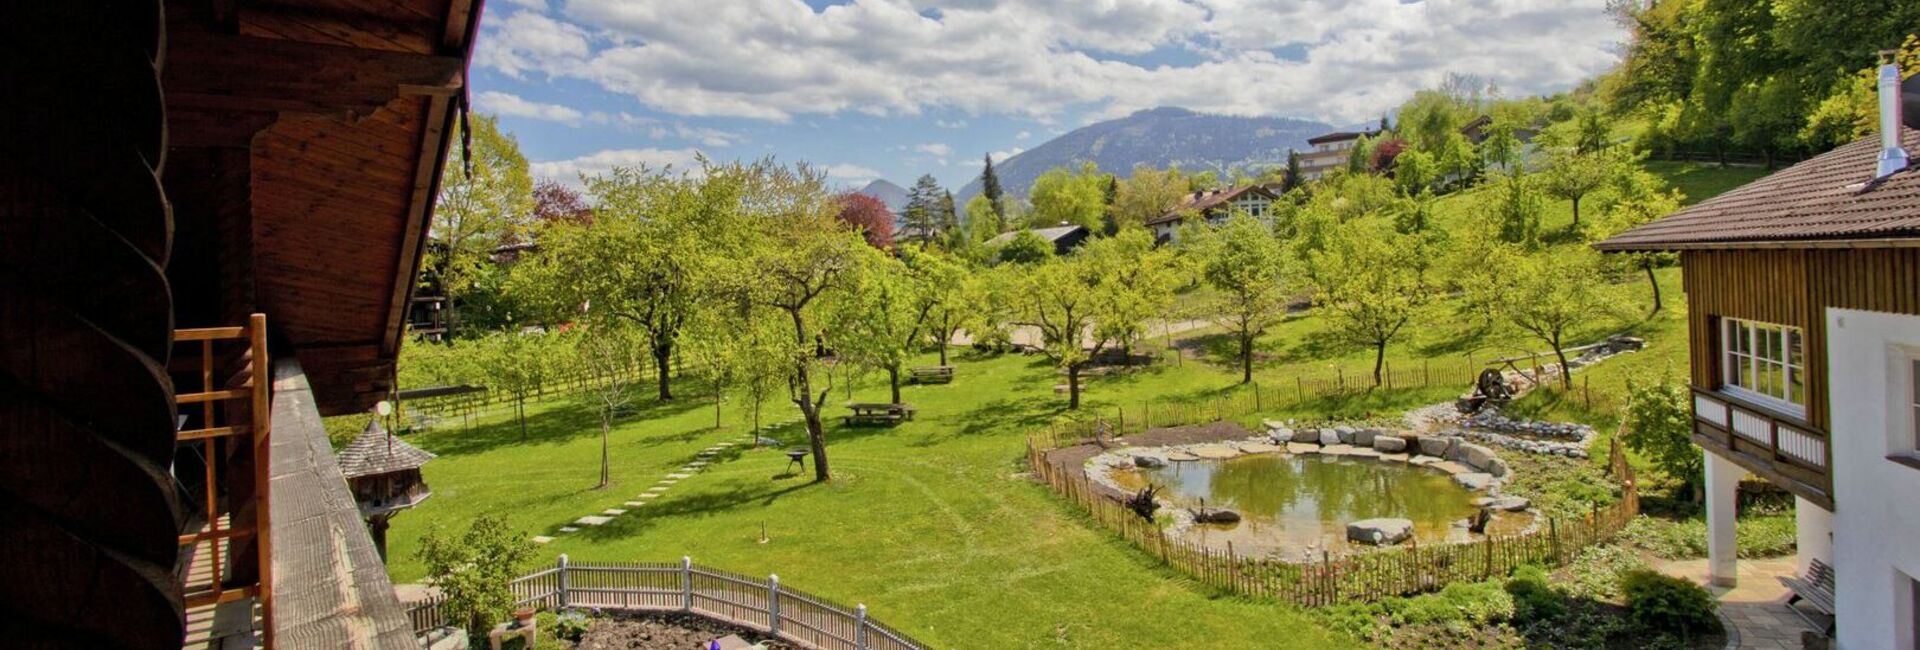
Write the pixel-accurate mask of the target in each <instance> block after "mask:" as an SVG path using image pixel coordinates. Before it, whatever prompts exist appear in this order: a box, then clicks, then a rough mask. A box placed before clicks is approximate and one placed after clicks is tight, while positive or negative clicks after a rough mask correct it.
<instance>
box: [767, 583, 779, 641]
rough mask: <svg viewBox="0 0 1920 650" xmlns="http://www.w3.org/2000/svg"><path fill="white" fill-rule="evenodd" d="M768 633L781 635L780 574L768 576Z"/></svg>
mask: <svg viewBox="0 0 1920 650" xmlns="http://www.w3.org/2000/svg"><path fill="white" fill-rule="evenodd" d="M767 634H771V635H774V636H780V574H777V573H776V574H771V575H768V576H767Z"/></svg>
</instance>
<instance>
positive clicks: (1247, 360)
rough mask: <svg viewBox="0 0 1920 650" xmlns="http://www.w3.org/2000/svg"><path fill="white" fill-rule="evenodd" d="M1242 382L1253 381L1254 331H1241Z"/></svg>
mask: <svg viewBox="0 0 1920 650" xmlns="http://www.w3.org/2000/svg"><path fill="white" fill-rule="evenodd" d="M1240 383H1242V384H1249V383H1253V333H1252V332H1241V333H1240Z"/></svg>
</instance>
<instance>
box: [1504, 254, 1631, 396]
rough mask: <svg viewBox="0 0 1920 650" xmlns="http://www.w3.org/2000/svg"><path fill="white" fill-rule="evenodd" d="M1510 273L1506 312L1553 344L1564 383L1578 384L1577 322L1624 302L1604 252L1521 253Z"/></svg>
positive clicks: (1568, 386)
mask: <svg viewBox="0 0 1920 650" xmlns="http://www.w3.org/2000/svg"><path fill="white" fill-rule="evenodd" d="M1509 274H1510V275H1509V276H1508V277H1510V278H1511V286H1510V287H1508V288H1507V289H1506V290H1505V291H1504V292H1503V295H1502V297H1501V298H1502V299H1501V301H1500V313H1501V315H1503V316H1505V317H1506V318H1507V320H1508V321H1511V322H1512V323H1513V324H1514V326H1516V327H1519V328H1520V329H1522V330H1525V331H1526V332H1527V333H1529V334H1532V335H1533V337H1534V338H1536V339H1538V340H1539V341H1540V342H1542V343H1545V344H1547V345H1549V346H1551V347H1552V348H1553V356H1554V357H1555V358H1556V359H1558V360H1559V361H1560V382H1561V387H1562V388H1566V389H1572V388H1573V373H1572V367H1571V366H1568V365H1567V353H1566V347H1567V344H1568V342H1569V341H1568V340H1567V337H1568V335H1569V334H1570V333H1571V332H1572V331H1573V329H1574V328H1576V327H1579V326H1581V325H1584V324H1587V323H1589V322H1592V321H1594V320H1598V319H1601V318H1605V317H1608V316H1611V315H1612V313H1613V310H1614V309H1615V307H1616V306H1617V304H1618V303H1617V302H1616V301H1617V300H1618V297H1617V296H1616V295H1615V292H1613V291H1612V287H1611V286H1610V285H1608V284H1607V281H1606V274H1605V273H1604V268H1603V266H1602V263H1601V260H1600V254H1599V253H1597V252H1594V251H1593V249H1591V248H1588V247H1586V246H1568V247H1562V248H1559V249H1552V250H1545V251H1541V252H1539V253H1535V254H1532V255H1527V256H1525V257H1522V258H1520V260H1519V264H1518V265H1516V266H1515V267H1514V268H1512V269H1510V270H1509Z"/></svg>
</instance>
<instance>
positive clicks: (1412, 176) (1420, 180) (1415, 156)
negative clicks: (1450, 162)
mask: <svg viewBox="0 0 1920 650" xmlns="http://www.w3.org/2000/svg"><path fill="white" fill-rule="evenodd" d="M1438 177H1439V167H1438V165H1437V164H1436V163H1435V162H1434V160H1433V155H1432V154H1429V153H1427V152H1425V151H1420V150H1418V149H1415V150H1413V151H1407V152H1404V153H1401V154H1400V155H1399V156H1398V157H1396V158H1394V161H1393V184H1394V186H1396V187H1398V188H1399V189H1400V193H1401V194H1404V195H1406V196H1417V195H1419V194H1420V193H1421V192H1424V191H1426V190H1427V188H1429V187H1432V186H1433V183H1434V181H1435V180H1436V179H1437V178H1438Z"/></svg>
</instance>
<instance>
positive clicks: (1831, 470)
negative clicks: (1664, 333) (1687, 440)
mask: <svg viewBox="0 0 1920 650" xmlns="http://www.w3.org/2000/svg"><path fill="white" fill-rule="evenodd" d="M1898 79H1899V76H1898V71H1897V69H1895V67H1894V66H1892V65H1888V66H1885V67H1883V68H1882V70H1881V83H1880V92H1881V111H1880V112H1881V117H1880V123H1881V127H1880V128H1881V131H1882V133H1881V136H1880V137H1878V138H1874V139H1869V140H1863V141H1860V142H1855V143H1852V144H1849V145H1846V146H1842V147H1840V148H1838V149H1835V150H1833V151H1831V152H1828V153H1826V154H1823V155H1820V156H1818V157H1815V158H1813V159H1811V160H1807V161H1805V162H1802V163H1800V164H1798V165H1794V166H1793V167H1790V168H1788V169H1785V170H1783V171H1780V172H1778V173H1775V174H1773V175H1770V176H1768V177H1766V178H1763V179H1760V180H1758V181H1755V182H1753V183H1750V184H1748V185H1746V186H1744V187H1741V188H1738V189H1735V190H1733V191H1730V192H1727V193H1725V194H1722V195H1720V196H1718V197H1715V198H1713V199H1709V200H1707V201H1704V202H1701V203H1700V204H1698V205H1695V206H1693V207H1690V208H1687V209H1685V210H1681V211H1680V212H1677V213H1675V214H1673V215H1670V216H1667V217H1665V218H1663V219H1660V220H1658V221H1655V222H1653V223H1650V224H1647V225H1645V226H1642V227H1639V228H1636V229H1633V230H1629V231H1627V232H1625V233H1622V234H1620V235H1618V236H1615V237H1613V238H1612V239H1609V240H1606V241H1604V242H1601V243H1600V244H1598V245H1597V247H1598V248H1599V249H1601V250H1604V251H1616V252H1677V253H1679V255H1680V261H1681V264H1682V266H1683V267H1684V269H1685V285H1684V286H1685V289H1686V293H1687V303H1688V309H1689V312H1688V339H1689V342H1690V344H1691V359H1690V361H1691V363H1690V368H1691V375H1690V379H1691V384H1692V408H1693V441H1694V442H1695V443H1696V444H1698V445H1699V446H1700V447H1701V448H1702V449H1704V450H1705V458H1706V486H1707V525H1708V554H1709V572H1710V579H1711V581H1712V582H1713V583H1714V584H1716V585H1721V586H1731V585H1733V584H1734V583H1735V581H1736V575H1737V574H1736V568H1737V567H1736V559H1735V558H1736V554H1735V541H1734V540H1735V537H1734V529H1735V516H1734V512H1735V504H1736V503H1737V498H1736V492H1737V487H1738V482H1739V480H1740V479H1741V477H1743V476H1745V475H1747V474H1749V473H1751V474H1754V475H1757V476H1759V477H1761V478H1763V479H1765V480H1767V481H1768V482H1771V483H1773V484H1774V485H1778V486H1780V487H1781V488H1784V489H1786V490H1787V491H1789V492H1792V493H1793V494H1794V495H1795V497H1796V499H1795V501H1796V505H1797V507H1796V511H1797V516H1796V519H1797V523H1798V536H1799V539H1798V542H1799V546H1798V561H1799V569H1800V575H1801V576H1802V578H1801V579H1800V580H1801V581H1800V582H1798V583H1795V584H1794V589H1795V591H1796V593H1798V594H1799V595H1800V596H1801V598H1800V599H1799V600H1800V601H1802V602H1800V603H1798V604H1797V606H1798V607H1800V608H1801V610H1800V611H1801V612H1803V613H1806V614H1808V615H1810V618H1813V619H1816V620H1822V621H1823V622H1824V619H1821V617H1820V616H1819V615H1821V614H1825V613H1826V612H1823V611H1820V610H1827V611H1830V612H1832V613H1834V614H1835V616H1836V620H1834V623H1836V624H1837V635H1838V636H1837V640H1838V643H1839V647H1841V648H1846V649H1858V650H1867V649H1870V648H1914V647H1915V644H1916V640H1917V639H1916V634H1920V632H1917V631H1920V545H1916V544H1914V543H1912V540H1915V539H1920V517H1916V516H1915V515H1914V510H1913V509H1912V505H1913V502H1914V498H1915V497H1914V495H1916V494H1920V168H1916V167H1914V166H1911V165H1909V158H1908V156H1907V154H1906V153H1905V152H1906V151H1914V150H1920V131H1916V130H1915V129H1914V127H1915V124H1916V122H1920V120H1915V119H1913V116H1911V115H1909V116H1908V117H1907V118H1906V119H1905V120H1904V126H1903V120H1902V118H1901V117H1900V115H1901V105H1900V104H1901V101H1902V100H1901V98H1900V93H1899V90H1898V86H1899V81H1898ZM1906 85H1907V87H1908V90H1907V92H1908V96H1907V98H1906V99H1905V101H1906V102H1907V103H1908V105H1910V106H1911V105H1912V104H1913V102H1915V101H1916V99H1920V98H1917V97H1916V96H1915V86H1916V85H1920V84H1916V83H1915V81H1912V80H1909V81H1908V82H1907V83H1906ZM1910 110H1911V109H1910ZM1915 112H1920V111H1915ZM1824 567H1831V574H1830V578H1823V577H1822V575H1821V574H1822V571H1823V570H1824ZM1828 592H1830V593H1828Z"/></svg>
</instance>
